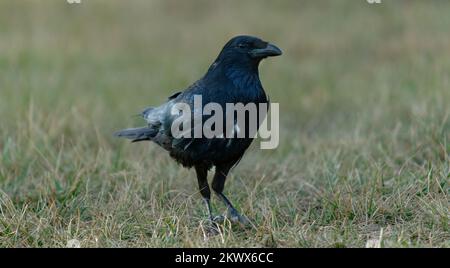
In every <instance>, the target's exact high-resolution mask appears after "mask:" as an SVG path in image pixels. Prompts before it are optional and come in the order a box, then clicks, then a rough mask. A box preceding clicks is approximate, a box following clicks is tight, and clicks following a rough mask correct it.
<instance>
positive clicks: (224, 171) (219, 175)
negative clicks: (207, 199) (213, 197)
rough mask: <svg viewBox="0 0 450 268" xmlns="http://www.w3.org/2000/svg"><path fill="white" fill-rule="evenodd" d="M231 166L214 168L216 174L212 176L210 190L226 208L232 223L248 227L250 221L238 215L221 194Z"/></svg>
mask: <svg viewBox="0 0 450 268" xmlns="http://www.w3.org/2000/svg"><path fill="white" fill-rule="evenodd" d="M230 168H231V166H229V167H228V166H227V167H218V166H217V167H216V174H214V179H213V181H212V188H213V190H214V192H215V193H216V194H217V195H218V196H219V198H220V200H222V202H223V203H224V204H225V206H226V207H227V214H228V218H229V219H230V220H231V221H233V222H240V223H241V224H243V225H250V221H249V220H248V219H247V218H246V217H244V216H242V215H241V214H239V212H238V211H237V210H236V209H235V208H234V206H233V204H231V202H230V200H228V198H227V197H226V196H225V195H224V194H223V193H222V192H223V188H224V186H225V180H226V178H227V175H228V171H229V170H230Z"/></svg>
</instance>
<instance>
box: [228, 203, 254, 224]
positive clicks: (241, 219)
mask: <svg viewBox="0 0 450 268" xmlns="http://www.w3.org/2000/svg"><path fill="white" fill-rule="evenodd" d="M227 218H228V219H229V220H230V221H231V222H233V223H240V224H241V225H243V226H245V227H247V226H251V223H250V220H249V219H248V218H247V217H245V216H243V215H241V214H239V212H237V210H236V209H234V208H230V209H228V214H227Z"/></svg>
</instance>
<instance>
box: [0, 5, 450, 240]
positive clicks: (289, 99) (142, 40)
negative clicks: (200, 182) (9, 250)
mask: <svg viewBox="0 0 450 268" xmlns="http://www.w3.org/2000/svg"><path fill="white" fill-rule="evenodd" d="M449 12H450V2H449V1H439V0H431V1H418V0H416V1H414V0H410V1H407V0H395V1H390V0H383V3H382V4H378V5H376V4H373V5H371V4H368V3H367V2H366V1H363V0H361V1H332V0H328V1H327V0H323V1H245V2H244V1H206V0H205V1H195V2H193V3H188V1H175V0H172V1H144V0H142V1H138V0H132V1H112V0H103V1H101V0H82V3H81V4H68V3H67V2H66V1H63V0H58V1H56V0H54V1H52V0H47V1H31V0H20V1H14V0H2V1H0V247H65V246H66V244H67V241H68V240H70V239H77V240H79V241H80V243H81V246H82V247H364V246H365V245H366V243H367V241H368V240H371V239H378V240H380V241H379V242H380V245H381V246H383V247H450V226H449V215H450V213H449V191H450V190H449V181H450V105H449V103H450V49H449V48H450V16H448V14H449ZM237 34H252V35H256V36H260V37H262V38H263V39H265V40H269V41H271V42H273V43H275V44H276V45H278V46H279V47H280V48H282V49H283V51H284V55H283V56H282V57H278V58H273V59H269V60H266V61H265V62H263V63H262V65H261V66H260V72H261V78H262V81H263V84H264V87H265V89H266V91H267V93H268V94H269V95H270V97H271V100H272V102H278V103H280V116H281V119H280V120H281V125H280V127H281V132H280V136H281V141H280V146H279V148H278V149H276V150H263V151H261V150H259V146H256V144H255V146H253V147H252V149H251V150H250V151H249V152H247V154H246V155H245V157H244V159H243V160H242V161H241V164H240V165H239V166H238V167H237V168H236V169H234V170H233V172H232V174H231V176H230V177H229V178H228V181H227V184H226V188H225V189H226V193H227V194H228V195H229V197H230V199H231V200H233V201H234V202H235V204H236V206H237V207H238V208H239V209H240V210H241V211H242V212H243V213H244V214H245V215H247V216H248V217H249V218H250V219H251V220H252V221H253V222H254V224H255V226H256V228H254V229H241V228H239V227H238V226H229V225H227V226H225V228H224V232H223V234H222V235H218V236H215V237H209V238H208V239H205V238H204V236H203V232H202V227H201V226H202V222H203V220H204V219H206V212H205V210H204V206H203V203H202V200H201V197H200V194H199V193H198V189H197V182H196V178H195V174H194V171H193V170H186V169H184V168H182V167H180V166H178V165H177V164H176V163H175V162H174V161H173V160H172V159H170V158H169V157H168V155H167V154H166V153H165V152H164V151H163V150H162V149H160V148H158V147H157V146H155V145H152V144H147V143H140V144H129V143H128V142H126V141H123V140H119V139H116V138H114V137H112V133H113V132H114V131H115V130H118V129H121V128H124V127H129V126H136V125H138V124H140V123H142V122H141V121H140V120H139V119H137V118H135V117H133V115H134V114H136V113H137V112H139V111H140V110H141V108H143V107H146V106H148V105H157V104H159V103H160V102H162V101H164V100H165V99H166V97H167V96H169V95H171V94H172V93H174V92H175V91H176V90H179V89H183V88H185V87H186V86H188V85H189V84H190V83H192V82H194V81H195V80H196V79H198V78H200V77H201V75H203V74H204V72H205V71H206V70H207V68H208V66H209V64H210V63H211V62H212V61H213V60H214V59H215V57H216V55H217V54H218V52H219V50H220V49H221V47H222V46H223V44H224V43H225V42H226V41H227V40H228V39H229V38H231V37H233V36H234V35H237ZM214 201H215V202H214V206H215V209H216V211H217V212H220V213H222V212H224V211H225V208H224V207H223V206H222V205H221V203H220V202H219V200H217V199H215V200H214Z"/></svg>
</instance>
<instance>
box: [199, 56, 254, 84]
mask: <svg viewBox="0 0 450 268" xmlns="http://www.w3.org/2000/svg"><path fill="white" fill-rule="evenodd" d="M205 78H207V79H208V78H211V79H218V78H219V80H221V79H220V78H222V79H227V80H229V81H231V82H232V83H233V85H234V86H235V87H236V89H239V90H245V91H252V90H255V91H259V90H262V86H261V81H260V80H259V72H258V63H253V64H249V63H243V62H236V61H226V60H220V59H218V60H216V61H215V62H214V63H213V64H212V65H211V67H210V68H209V70H208V72H207V73H206V75H205Z"/></svg>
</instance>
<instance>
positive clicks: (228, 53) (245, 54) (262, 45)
mask: <svg viewBox="0 0 450 268" xmlns="http://www.w3.org/2000/svg"><path fill="white" fill-rule="evenodd" d="M281 54H282V51H281V50H280V49H279V48H278V47H276V46H275V45H273V44H271V43H269V42H266V41H263V40H261V39H260V38H257V37H253V36H248V35H240V36H236V37H233V38H232V39H231V40H230V41H228V42H227V43H226V44H225V46H224V47H223V49H222V51H221V52H220V54H219V56H218V58H217V60H216V62H226V63H229V64H232V65H235V66H236V65H242V66H243V67H244V66H246V67H258V64H259V62H260V61H261V60H262V59H264V58H267V57H274V56H280V55H281Z"/></svg>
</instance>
